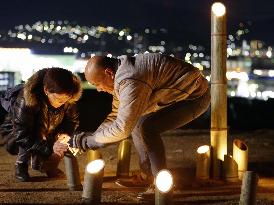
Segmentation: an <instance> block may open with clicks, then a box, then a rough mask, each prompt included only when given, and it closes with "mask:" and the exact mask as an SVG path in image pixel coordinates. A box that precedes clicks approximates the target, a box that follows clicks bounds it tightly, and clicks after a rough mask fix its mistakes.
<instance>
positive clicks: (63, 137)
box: [57, 134, 70, 144]
mask: <svg viewBox="0 0 274 205" xmlns="http://www.w3.org/2000/svg"><path fill="white" fill-rule="evenodd" d="M57 140H58V141H59V142H61V143H63V144H67V143H68V141H69V140H70V136H69V135H67V134H59V135H58V139H57Z"/></svg>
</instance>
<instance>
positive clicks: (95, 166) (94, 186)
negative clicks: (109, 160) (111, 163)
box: [82, 159, 105, 205]
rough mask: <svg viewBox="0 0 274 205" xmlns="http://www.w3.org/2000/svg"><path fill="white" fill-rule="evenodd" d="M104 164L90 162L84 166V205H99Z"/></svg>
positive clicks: (101, 161) (99, 160)
mask: <svg viewBox="0 0 274 205" xmlns="http://www.w3.org/2000/svg"><path fill="white" fill-rule="evenodd" d="M104 167H105V162H104V161H103V160H101V159H97V160H94V161H91V162H90V163H89V164H88V165H87V166H86V171H85V178H84V187H83V194H82V199H83V202H84V203H85V204H95V205H96V204H100V202H101V191H102V184H103V175H104Z"/></svg>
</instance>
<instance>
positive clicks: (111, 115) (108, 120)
mask: <svg viewBox="0 0 274 205" xmlns="http://www.w3.org/2000/svg"><path fill="white" fill-rule="evenodd" d="M118 107H119V101H118V99H117V96H116V95H113V99H112V109H111V112H110V113H109V114H108V116H107V118H106V119H105V120H104V122H103V123H102V124H101V125H100V126H99V127H98V128H97V131H99V130H103V129H105V128H107V127H108V126H109V125H111V123H113V121H114V120H115V119H116V117H117V113H118Z"/></svg>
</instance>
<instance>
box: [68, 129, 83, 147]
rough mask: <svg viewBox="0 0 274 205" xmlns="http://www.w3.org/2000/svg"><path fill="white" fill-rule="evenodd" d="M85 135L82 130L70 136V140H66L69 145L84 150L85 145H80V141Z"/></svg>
mask: <svg viewBox="0 0 274 205" xmlns="http://www.w3.org/2000/svg"><path fill="white" fill-rule="evenodd" d="M85 136H86V135H85V133H84V132H81V133H75V134H74V135H73V136H71V138H70V140H69V141H68V144H69V146H70V147H73V148H78V149H81V150H83V151H85V147H83V146H82V144H83V143H82V141H83V138H84V137H85Z"/></svg>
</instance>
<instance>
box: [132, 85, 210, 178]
mask: <svg viewBox="0 0 274 205" xmlns="http://www.w3.org/2000/svg"><path fill="white" fill-rule="evenodd" d="M209 104H210V90H209V89H208V90H207V91H206V93H204V94H203V95H202V96H201V97H199V98H197V99H194V100H184V101H180V102H177V103H174V104H172V105H170V106H168V107H165V108H163V109H161V110H159V111H157V112H154V113H150V114H148V115H145V116H142V117H141V118H140V119H139V121H138V122H137V125H136V126H135V128H134V130H133V132H132V133H131V134H132V139H133V142H134V145H135V148H136V150H137V153H138V155H139V159H140V168H141V171H142V172H144V173H145V174H147V175H151V173H152V174H153V176H154V177H155V176H156V175H157V173H158V172H159V171H160V170H161V169H165V168H166V156H165V147H164V144H163V141H162V139H161V137H160V134H161V133H163V132H165V131H168V130H172V129H176V128H179V127H182V126H183V125H185V124H187V123H189V122H191V121H192V120H194V119H196V118H197V117H199V116H200V115H201V114H202V113H204V112H205V111H206V110H207V109H208V107H209Z"/></svg>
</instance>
